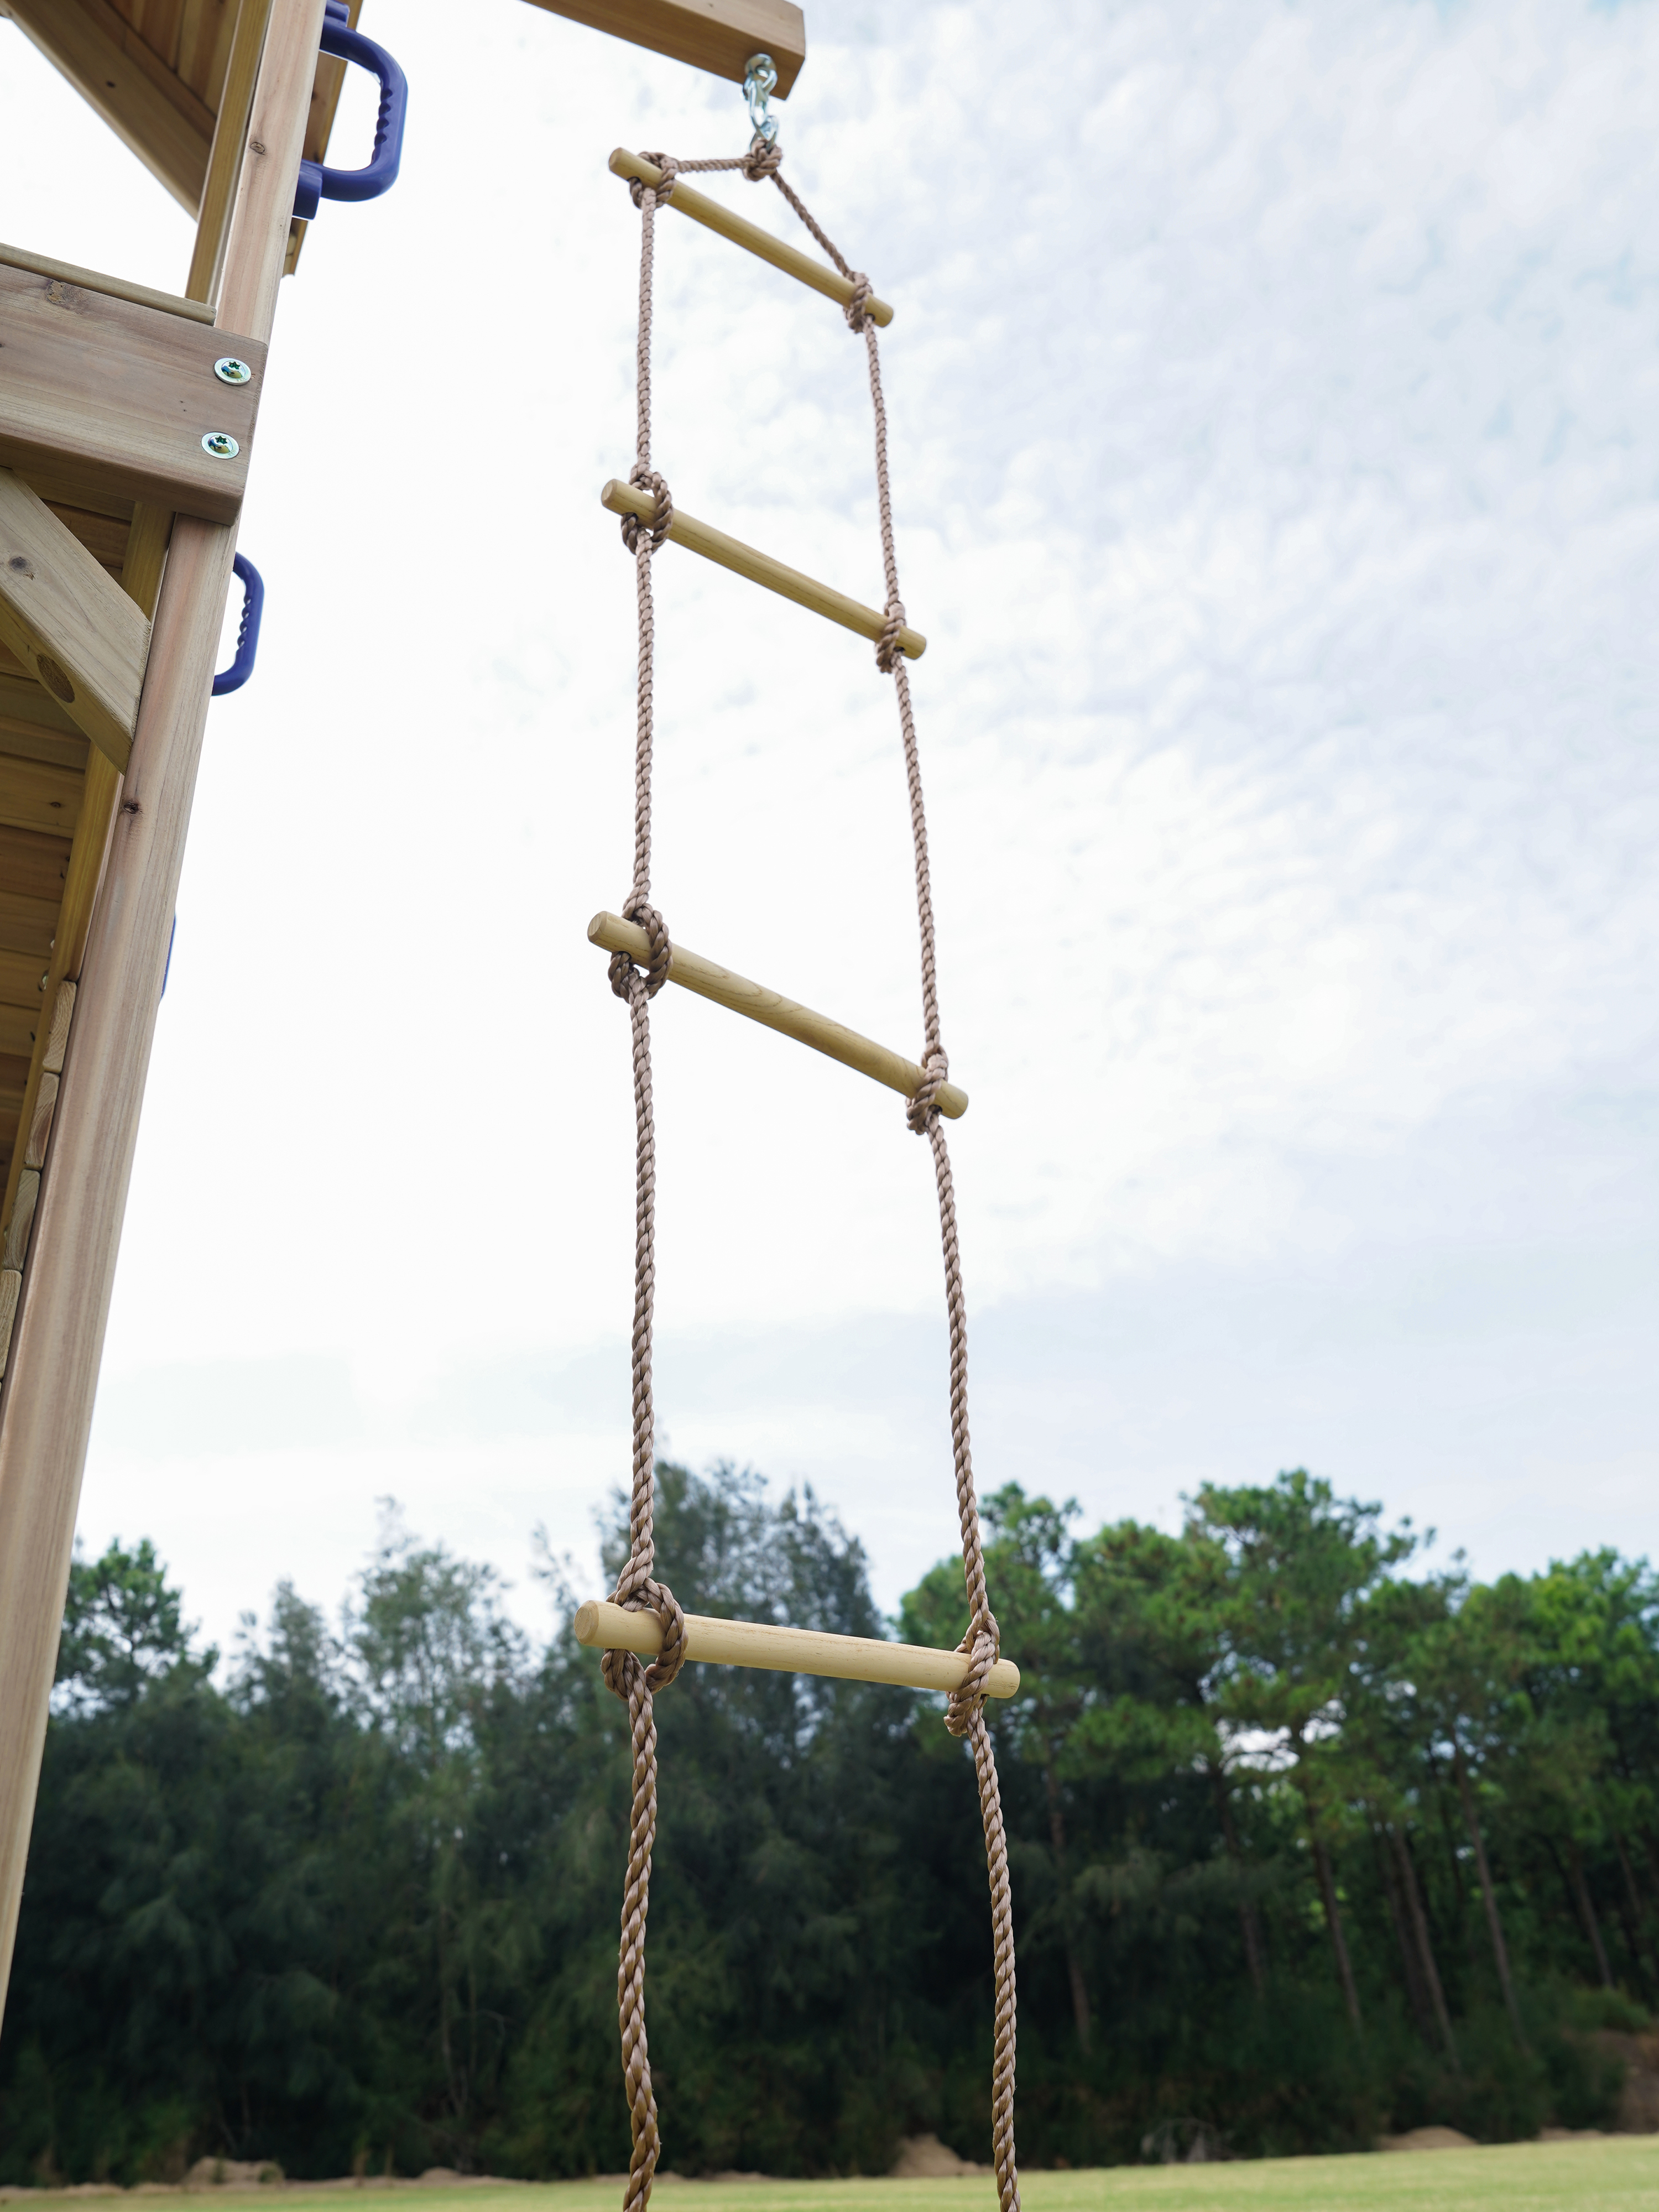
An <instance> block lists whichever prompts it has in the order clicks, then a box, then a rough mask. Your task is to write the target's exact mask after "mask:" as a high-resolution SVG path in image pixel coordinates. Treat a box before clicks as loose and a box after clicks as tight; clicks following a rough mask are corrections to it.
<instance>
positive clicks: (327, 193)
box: [294, 0, 409, 222]
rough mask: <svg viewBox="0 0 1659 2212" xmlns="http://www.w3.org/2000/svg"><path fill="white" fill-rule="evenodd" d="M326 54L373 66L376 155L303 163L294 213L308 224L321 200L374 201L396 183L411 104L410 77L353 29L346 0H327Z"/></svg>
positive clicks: (381, 50)
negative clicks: (355, 161) (354, 161)
mask: <svg viewBox="0 0 1659 2212" xmlns="http://www.w3.org/2000/svg"><path fill="white" fill-rule="evenodd" d="M322 52H324V53H325V54H332V55H333V56H334V58H335V59H336V60H337V61H342V62H356V64H357V65H358V67H359V68H360V69H366V70H373V71H374V75H375V76H377V77H379V79H380V120H379V122H378V123H377V124H376V125H375V126H374V156H373V158H372V159H371V160H370V161H369V164H368V167H367V168H366V169H325V167H323V165H322V163H321V162H320V161H301V164H300V181H299V183H298V185H296V186H295V193H294V212H295V215H296V216H299V217H300V219H301V222H310V221H311V219H312V217H313V216H314V215H315V214H316V212H317V208H318V204H319V201H322V200H374V199H379V197H380V194H381V193H382V192H385V191H391V189H392V185H395V184H396V183H397V181H398V164H399V163H400V162H401V161H402V160H403V158H404V116H405V113H406V112H407V109H408V106H409V80H408V78H407V77H406V76H404V73H403V71H402V70H400V69H399V68H398V64H397V63H396V62H394V61H393V60H392V57H391V55H390V54H389V53H387V52H386V48H385V47H384V46H376V45H375V43H374V40H373V39H366V38H365V37H364V36H363V34H362V32H361V31H354V30H353V29H352V27H351V26H350V24H349V22H348V21H347V20H346V9H345V5H344V0H328V15H327V20H326V21H325V23H324V25H323V40H322Z"/></svg>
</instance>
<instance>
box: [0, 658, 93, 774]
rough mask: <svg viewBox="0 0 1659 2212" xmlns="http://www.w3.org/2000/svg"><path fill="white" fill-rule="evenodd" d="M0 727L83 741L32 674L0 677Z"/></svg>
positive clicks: (68, 741)
mask: <svg viewBox="0 0 1659 2212" xmlns="http://www.w3.org/2000/svg"><path fill="white" fill-rule="evenodd" d="M0 729H3V730H6V731H9V732H21V730H24V729H27V730H30V731H39V732H40V734H41V735H42V736H43V737H48V738H50V737H57V738H62V739H63V740H64V742H65V743H66V744H75V745H84V744H86V739H85V738H83V737H82V735H81V732H79V730H77V729H76V726H75V725H74V723H73V722H71V721H70V718H69V716H68V715H67V714H65V713H64V710H63V708H61V707H60V706H59V705H58V702H57V701H56V700H55V699H54V698H52V696H51V694H50V693H49V692H46V691H45V690H42V689H41V686H40V684H39V683H38V682H37V681H36V680H35V678H33V676H7V677H0ZM43 757H44V756H43ZM78 757H81V756H78V755H77V758H78Z"/></svg>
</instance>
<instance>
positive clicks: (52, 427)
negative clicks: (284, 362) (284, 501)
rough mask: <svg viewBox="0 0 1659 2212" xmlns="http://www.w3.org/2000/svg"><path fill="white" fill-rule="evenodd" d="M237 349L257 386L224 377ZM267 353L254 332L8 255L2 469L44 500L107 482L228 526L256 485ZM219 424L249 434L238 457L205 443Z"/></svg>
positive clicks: (2, 320)
mask: <svg viewBox="0 0 1659 2212" xmlns="http://www.w3.org/2000/svg"><path fill="white" fill-rule="evenodd" d="M225 354H236V355H238V356H240V358H241V359H243V360H244V361H246V362H248V363H249V364H250V365H251V366H252V369H253V372H254V374H253V376H252V380H251V381H250V382H249V383H247V384H246V385H229V384H222V383H221V382H220V380H219V379H218V378H217V377H216V375H215V374H214V373H213V364H214V362H216V360H218V359H219V358H220V357H221V356H223V355H225ZM264 358H265V349H264V346H263V345H262V344H261V343H259V342H258V340H257V339H255V338H251V337H237V336H235V335H234V333H233V332H232V331H216V330H208V329H204V328H203V327H202V326H201V325H198V324H196V323H193V322H187V321H185V319H183V318H182V317H179V316H177V315H171V314H164V313H161V311H160V310H159V309H157V308H154V307H141V306H139V305H138V304H137V302H136V301H131V300H112V299H111V298H109V297H108V296H107V295H104V294H101V293H96V292H86V291H82V290H81V289H80V288H79V287H78V286H76V285H71V284H63V283H58V282H57V280H56V279H49V278H42V277H40V276H33V275H32V274H30V273H29V272H27V271H26V270H19V269H9V268H7V267H6V266H4V264H0V464H3V465H5V466H7V467H9V468H14V469H15V470H17V471H19V473H20V474H21V475H23V476H25V477H27V478H28V479H29V481H30V482H31V483H33V484H34V486H35V488H36V489H37V490H38V491H39V493H40V496H41V498H43V499H58V500H62V499H64V497H65V496H66V495H67V496H68V497H70V498H76V497H77V495H80V494H81V493H82V492H96V491H98V490H100V489H101V490H102V491H104V492H106V493H110V492H116V493H118V494H120V495H122V496H123V497H125V498H127V499H144V500H153V501H155V502H156V503H157V504H158V505H161V506H165V507H168V508H170V509H172V510H173V512H175V513H183V514H200V515H203V516H204V517H205V518H207V519H208V520H211V521H218V522H228V521H230V520H233V519H234V516H235V515H236V514H237V513H238V512H239V511H240V507H241V503H242V494H243V491H244V489H246V483H247V464H248V454H249V449H250V447H251V446H252V439H253V426H254V422H255V418H256V416H257V415H258V404H259V390H260V386H261V384H262V382H263V378H264ZM214 430H226V431H228V432H229V433H230V434H231V435H232V436H233V437H234V438H235V439H236V440H237V441H238V442H239V444H240V447H241V451H240V453H239V454H238V455H237V457H236V458H235V459H234V460H216V459H214V458H213V457H212V456H211V455H210V454H208V453H204V451H203V450H202V438H203V435H204V433H206V432H209V431H214ZM43 476H44V477H49V478H50V483H43V482H42V481H41V478H42V477H43ZM60 487H61V489H60ZM88 504H90V505H93V506H98V505H100V504H101V501H98V500H96V499H93V500H89V501H88Z"/></svg>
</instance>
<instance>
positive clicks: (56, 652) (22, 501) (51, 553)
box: [0, 469, 149, 827]
mask: <svg viewBox="0 0 1659 2212" xmlns="http://www.w3.org/2000/svg"><path fill="white" fill-rule="evenodd" d="M0 638H3V639H4V640H5V641H6V643H7V644H8V645H9V647H10V648H11V650H12V651H13V652H14V653H17V654H19V655H20V656H21V658H22V659H23V660H24V661H25V663H26V665H28V666H29V667H31V668H32V670H33V673H34V674H35V675H36V676H38V677H39V678H40V681H41V683H42V684H45V686H46V690H48V691H50V692H51V693H52V696H53V697H54V698H55V699H56V700H57V701H58V704H59V705H60V706H61V707H62V708H64V712H65V713H66V714H68V715H69V716H70V719H71V720H73V721H74V722H75V723H76V725H77V726H78V727H80V728H81V729H82V730H84V731H85V732H86V734H87V736H88V738H91V740H92V742H93V744H95V745H96V746H97V747H98V749H99V750H100V752H101V753H104V754H105V755H106V756H107V757H108V758H109V759H110V760H112V761H113V762H114V763H115V765H116V767H117V768H118V769H123V770H125V768H126V764H127V758H128V756H129V754H130V753H131V750H132V726H133V722H134V720H135V718H136V717H137V712H138V695H139V693H140V691H142V690H143V684H144V660H145V657H146V655H147V654H148V653H149V623H147V622H146V621H145V620H144V617H143V615H142V614H140V613H139V611H138V610H137V607H136V606H135V605H133V603H132V601H131V599H129V598H128V597H127V595H126V593H125V592H124V591H123V590H122V589H121V586H119V585H118V583H116V582H115V581H114V580H113V579H112V577H110V576H109V575H107V574H106V573H105V571H104V570H103V569H102V568H100V566H99V565H98V563H97V562H96V561H94V558H93V556H92V555H91V554H90V553H88V550H87V549H86V547H85V546H84V545H82V543H81V541H80V539H79V538H76V536H75V535H74V533H73V532H71V531H70V529H68V528H67V527H66V526H65V525H64V524H63V523H62V522H60V521H59V520H58V517H57V516H56V514H54V513H53V512H52V509H51V507H48V506H47V505H46V501H44V500H41V499H37V498H36V497H35V495H34V494H33V492H32V491H31V490H30V489H29V488H28V486H27V484H26V483H24V482H23V480H22V478H21V477H19V476H17V475H16V474H15V472H14V471H12V470H10V469H0ZM25 826H31V827H42V826H44V825H42V824H30V825H25Z"/></svg>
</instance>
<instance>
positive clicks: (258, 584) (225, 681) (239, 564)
mask: <svg viewBox="0 0 1659 2212" xmlns="http://www.w3.org/2000/svg"><path fill="white" fill-rule="evenodd" d="M231 565H232V567H233V568H234V569H235V571H236V574H237V575H238V576H239V577H240V580H241V586H242V625H241V628H240V629H239V630H238V631H237V633H236V658H235V659H234V660H233V661H232V662H231V664H230V665H229V667H228V668H226V669H222V670H221V671H220V672H219V674H218V675H217V676H216V677H215V678H214V679H213V696H214V697H215V698H216V699H222V698H223V697H224V696H225V694H226V692H227V691H240V690H241V688H242V686H243V684H246V682H247V679H248V678H249V677H250V676H252V673H253V663H254V660H255V659H256V657H257V656H258V651H259V618H260V617H261V616H262V615H263V614H264V611H265V586H264V579H263V578H262V577H261V575H260V574H259V571H258V569H257V568H255V567H254V565H253V563H252V561H250V560H249V559H248V557H247V556H246V553H239V554H238V555H237V556H236V558H235V560H234V562H232V564H231Z"/></svg>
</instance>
